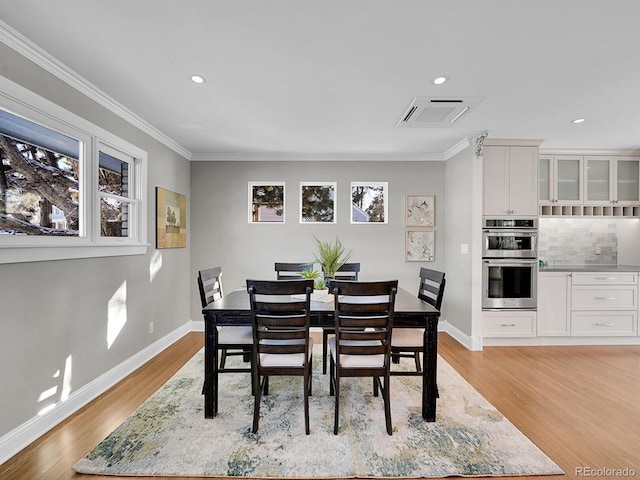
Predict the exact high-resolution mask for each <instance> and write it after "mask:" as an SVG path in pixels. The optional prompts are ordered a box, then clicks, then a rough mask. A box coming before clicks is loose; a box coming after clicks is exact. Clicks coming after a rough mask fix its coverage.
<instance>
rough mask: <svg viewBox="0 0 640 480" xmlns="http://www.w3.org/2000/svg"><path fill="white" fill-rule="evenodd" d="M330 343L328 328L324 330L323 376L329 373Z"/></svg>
mask: <svg viewBox="0 0 640 480" xmlns="http://www.w3.org/2000/svg"><path fill="white" fill-rule="evenodd" d="M328 342H329V332H327V329H326V328H323V329H322V374H323V375H324V374H326V373H327V343H328Z"/></svg>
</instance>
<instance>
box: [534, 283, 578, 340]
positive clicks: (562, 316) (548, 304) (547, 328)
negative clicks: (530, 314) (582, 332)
mask: <svg viewBox="0 0 640 480" xmlns="http://www.w3.org/2000/svg"><path fill="white" fill-rule="evenodd" d="M568 335H571V274H570V273H569V272H540V273H539V274H538V336H539V337H566V336H568Z"/></svg>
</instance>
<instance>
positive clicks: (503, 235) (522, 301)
mask: <svg viewBox="0 0 640 480" xmlns="http://www.w3.org/2000/svg"><path fill="white" fill-rule="evenodd" d="M537 222H538V221H537V219H533V218H528V219H527V218H520V219H518V218H500V219H496V218H485V219H483V230H482V276H483V295H482V308H483V309H485V310H535V309H536V307H537V300H536V290H537V286H536V284H537V282H536V280H537V274H538V249H537V240H538V223H537Z"/></svg>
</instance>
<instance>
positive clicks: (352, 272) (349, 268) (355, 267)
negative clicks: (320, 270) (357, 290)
mask: <svg viewBox="0 0 640 480" xmlns="http://www.w3.org/2000/svg"><path fill="white" fill-rule="evenodd" d="M358 273H360V264H359V263H345V264H344V265H342V266H341V267H340V268H339V269H338V271H337V272H336V274H335V275H334V277H333V278H335V279H336V280H353V281H356V282H357V281H358Z"/></svg>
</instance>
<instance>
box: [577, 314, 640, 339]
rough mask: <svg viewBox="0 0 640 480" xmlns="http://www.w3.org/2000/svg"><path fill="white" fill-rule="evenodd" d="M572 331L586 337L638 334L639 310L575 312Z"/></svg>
mask: <svg viewBox="0 0 640 480" xmlns="http://www.w3.org/2000/svg"><path fill="white" fill-rule="evenodd" d="M571 333H572V335H574V336H585V337H625V336H633V335H637V334H638V312H637V311H635V312H632V311H629V312H573V313H572V314H571Z"/></svg>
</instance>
